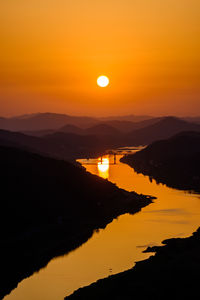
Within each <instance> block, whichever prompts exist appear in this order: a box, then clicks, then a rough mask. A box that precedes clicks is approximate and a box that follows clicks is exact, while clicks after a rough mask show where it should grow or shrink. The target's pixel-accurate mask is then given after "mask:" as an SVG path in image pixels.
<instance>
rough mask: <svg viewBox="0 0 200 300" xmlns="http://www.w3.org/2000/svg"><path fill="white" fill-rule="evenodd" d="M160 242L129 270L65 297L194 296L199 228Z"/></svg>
mask: <svg viewBox="0 0 200 300" xmlns="http://www.w3.org/2000/svg"><path fill="white" fill-rule="evenodd" d="M162 244H163V246H155V247H148V248H147V249H146V250H145V251H144V252H152V253H155V255H154V256H150V257H149V258H148V259H146V260H143V261H139V262H136V265H135V266H134V267H133V268H132V269H129V270H127V271H124V272H121V273H118V274H116V275H112V276H109V277H107V278H105V279H101V280H98V281H97V282H95V283H93V284H91V285H89V286H87V287H83V288H80V289H78V290H77V291H75V292H74V293H73V294H71V295H70V296H67V297H66V298H65V300H76V299H77V300H79V299H81V300H86V299H87V300H90V299H95V300H100V299H119V300H126V299H127V300H129V299H135V298H140V299H141V300H143V299H152V300H153V299H158V300H161V299H170V298H171V299H181V298H182V299H186V298H187V297H189V299H194V298H195V297H196V296H197V295H198V293H199V289H198V285H199V284H198V282H199V280H198V275H196V274H198V272H199V270H200V228H199V229H198V230H197V231H196V232H194V233H193V235H192V236H190V237H186V238H172V239H168V240H164V241H163V242H162ZM192 297H194V298H192Z"/></svg>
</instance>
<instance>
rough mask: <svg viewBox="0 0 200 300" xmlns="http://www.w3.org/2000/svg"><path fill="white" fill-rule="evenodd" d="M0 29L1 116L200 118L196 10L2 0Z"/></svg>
mask: <svg viewBox="0 0 200 300" xmlns="http://www.w3.org/2000/svg"><path fill="white" fill-rule="evenodd" d="M0 22H1V24H0V43H1V45H0V52H1V55H0V115H4V116H8V115H17V114H23V113H31V112H39V111H40V112H44V111H45V112H46V111H54V112H61V113H69V114H75V115H83V114H85V115H110V114H119V115H121V114H130V113H133V114H151V115H164V114H173V115H198V114H200V113H199V112H200V38H199V37H200V1H199V0H176V1H175V0H120V1H119V0H101V1H99V0H98V1H96V0H28V1H27V0H1V1H0ZM101 74H104V75H107V76H108V77H109V78H110V85H109V87H107V88H100V87H98V86H97V85H96V79H97V77H98V76H99V75H101Z"/></svg>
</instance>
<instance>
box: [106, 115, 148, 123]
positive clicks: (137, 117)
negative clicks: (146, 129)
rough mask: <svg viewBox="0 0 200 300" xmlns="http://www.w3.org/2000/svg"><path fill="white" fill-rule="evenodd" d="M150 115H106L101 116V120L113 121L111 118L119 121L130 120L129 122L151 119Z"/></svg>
mask: <svg viewBox="0 0 200 300" xmlns="http://www.w3.org/2000/svg"><path fill="white" fill-rule="evenodd" d="M152 118H153V117H152V116H147V115H144V116H143V115H124V116H108V117H103V118H101V120H102V121H104V122H105V121H113V120H119V121H130V122H141V121H144V120H148V119H152Z"/></svg>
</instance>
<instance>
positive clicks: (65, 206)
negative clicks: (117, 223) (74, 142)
mask: <svg viewBox="0 0 200 300" xmlns="http://www.w3.org/2000/svg"><path fill="white" fill-rule="evenodd" d="M0 165H1V171H2V173H1V174H2V176H1V182H2V194H4V195H6V197H5V199H4V201H3V202H2V209H1V219H0V223H1V228H2V229H1V233H2V238H1V249H0V254H1V260H0V263H1V271H0V273H1V289H0V298H1V299H2V298H3V297H4V296H5V295H6V294H8V293H9V292H10V291H11V290H12V289H14V288H15V287H16V286H17V285H18V283H19V282H20V281H21V280H22V279H24V278H26V277H29V276H30V275H32V274H33V273H34V272H36V271H38V270H39V269H40V268H42V267H45V266H46V265H47V264H48V262H49V261H50V260H51V259H52V258H54V257H56V256H59V255H63V254H66V253H68V252H69V251H71V250H73V249H75V248H77V247H78V246H80V245H81V244H82V243H84V242H86V241H87V240H88V239H89V238H90V237H91V236H92V235H93V232H94V231H95V230H97V229H99V228H105V227H106V225H107V224H108V223H110V222H111V221H112V220H113V219H114V218H116V217H118V216H119V215H121V214H125V213H131V214H133V213H136V212H138V211H140V210H141V208H142V207H144V206H146V205H148V204H150V203H151V202H152V199H153V197H150V196H143V195H138V194H137V193H134V192H127V191H125V190H123V189H119V188H117V187H116V186H115V185H114V184H112V183H110V182H108V181H107V180H103V179H101V178H99V177H97V176H94V175H91V174H89V173H88V172H86V171H85V170H83V169H82V168H77V167H75V166H73V165H72V164H69V163H67V162H64V161H59V160H55V159H50V158H47V157H42V156H40V155H36V154H33V153H29V152H27V151H21V150H19V149H14V148H4V147H1V148H0ZM13 249H14V250H13Z"/></svg>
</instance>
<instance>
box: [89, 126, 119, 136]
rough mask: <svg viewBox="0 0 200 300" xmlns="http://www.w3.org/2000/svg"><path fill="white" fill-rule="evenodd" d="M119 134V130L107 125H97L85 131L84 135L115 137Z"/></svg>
mask: <svg viewBox="0 0 200 300" xmlns="http://www.w3.org/2000/svg"><path fill="white" fill-rule="evenodd" d="M119 133H120V132H119V130H117V129H116V128H114V127H112V126H110V125H107V124H97V125H95V126H93V127H90V128H87V129H85V134H93V135H117V134H119Z"/></svg>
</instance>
